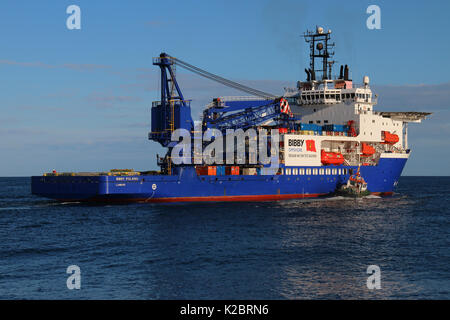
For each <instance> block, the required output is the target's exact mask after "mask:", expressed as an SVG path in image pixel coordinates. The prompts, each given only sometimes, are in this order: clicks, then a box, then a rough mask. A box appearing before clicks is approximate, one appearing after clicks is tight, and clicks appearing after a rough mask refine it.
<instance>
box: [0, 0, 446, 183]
mask: <svg viewBox="0 0 450 320" xmlns="http://www.w3.org/2000/svg"><path fill="white" fill-rule="evenodd" d="M71 4H76V5H78V6H80V8H81V27H82V28H81V30H68V29H67V28H66V19H67V17H68V14H66V8H67V7H68V6H69V5H71ZM370 4H377V5H379V6H380V8H381V26H382V29H381V30H369V29H367V28H366V19H367V17H368V14H366V8H367V7H368V6H369V5H370ZM0 6H1V7H0V8H1V10H0V24H1V29H0V36H1V37H0V41H1V43H2V46H1V51H0V85H1V88H2V90H1V92H2V93H1V96H0V97H1V98H0V108H1V109H0V110H1V112H0V138H1V139H0V155H1V156H0V176H26V175H36V174H41V173H42V172H46V171H49V170H52V169H56V170H58V171H96V170H109V169H111V168H134V169H136V170H145V169H152V168H155V162H156V161H155V153H156V152H159V153H160V154H161V153H163V150H162V149H161V148H160V147H159V146H158V145H157V144H156V143H154V142H150V141H148V140H147V138H146V137H147V132H148V131H149V129H150V113H149V111H150V110H149V109H150V106H151V101H152V100H156V99H158V92H157V88H158V80H157V79H158V78H157V77H158V70H157V69H156V68H154V67H153V66H152V64H151V58H152V57H153V56H157V55H158V54H159V53H160V52H161V51H165V52H168V53H169V54H171V55H173V56H176V57H179V58H180V59H182V60H185V61H187V62H190V63H192V64H194V65H197V66H199V67H202V68H204V69H207V70H209V71H211V72H213V73H216V74H219V75H222V76H224V77H227V78H231V79H234V80H238V81H242V82H244V83H247V84H250V85H252V86H254V87H256V88H258V89H262V90H267V91H269V92H274V93H282V88H283V86H286V85H291V84H292V85H293V84H294V83H295V82H296V81H297V80H300V79H303V78H304V73H303V71H302V70H303V69H304V68H305V67H306V66H307V64H308V49H307V47H306V46H305V44H304V41H303V39H302V38H301V37H300V35H301V34H302V33H303V32H304V31H305V30H306V29H307V28H309V29H311V28H314V27H315V26H316V25H322V26H324V27H325V28H327V29H328V28H330V29H332V31H333V39H334V41H335V42H336V56H335V58H336V59H337V60H338V61H339V63H345V64H349V65H350V68H351V74H352V77H353V79H354V80H355V81H356V82H361V80H360V79H362V77H363V75H366V74H367V75H369V76H370V78H371V83H372V85H373V90H374V91H376V92H377V93H378V94H379V95H380V99H379V105H378V106H377V109H378V110H390V111H397V110H399V111H400V110H401V111H405V110H411V111H430V112H434V115H433V117H432V118H430V119H429V120H426V121H425V122H424V123H423V124H420V125H411V126H410V139H409V140H410V145H411V147H412V148H413V153H412V156H411V159H410V160H409V162H408V164H407V166H406V169H405V171H404V174H406V175H449V174H450V169H449V166H448V160H446V159H448V158H449V157H450V142H449V139H448V136H449V134H450V125H449V123H450V122H449V120H450V112H449V111H448V110H449V108H448V107H449V105H450V103H449V99H450V94H449V92H450V83H449V80H448V75H449V72H450V63H449V62H448V53H449V51H450V41H449V38H450V37H449V36H448V34H446V32H448V30H450V28H449V27H450V22H449V19H448V12H449V10H450V2H448V1H427V2H424V1H341V2H337V1H320V2H317V1H294V0H282V1H242V0H241V1H176V2H170V3H167V2H164V1H137V0H136V1H100V0H96V1H84V0H71V1H63V0H54V1H45V0H41V1H20V0H18V1H11V0H4V1H2V2H1V4H0ZM179 79H180V84H181V87H182V89H183V91H184V95H185V97H187V98H189V99H193V103H192V105H193V114H194V116H198V114H199V113H200V111H201V109H202V108H203V107H204V105H205V104H206V103H207V102H208V101H209V100H210V99H211V98H213V97H215V96H219V95H226V94H240V93H239V92H233V91H231V90H230V89H227V88H223V87H221V86H219V85H216V84H214V83H210V82H208V81H205V80H202V79H199V78H197V77H196V76H194V75H190V74H185V73H183V71H182V70H179Z"/></svg>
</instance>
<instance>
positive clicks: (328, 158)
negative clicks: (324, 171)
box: [321, 150, 344, 166]
mask: <svg viewBox="0 0 450 320" xmlns="http://www.w3.org/2000/svg"><path fill="white" fill-rule="evenodd" d="M321 159H322V163H323V164H324V165H326V166H327V165H330V164H334V165H335V166H337V165H340V164H343V163H344V156H343V155H342V154H341V153H339V152H326V151H325V150H322V153H321Z"/></svg>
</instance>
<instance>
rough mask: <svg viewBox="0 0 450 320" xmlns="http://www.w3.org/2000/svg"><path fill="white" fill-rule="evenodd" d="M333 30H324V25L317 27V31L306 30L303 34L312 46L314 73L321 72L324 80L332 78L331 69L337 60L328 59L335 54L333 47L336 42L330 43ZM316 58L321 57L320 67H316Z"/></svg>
mask: <svg viewBox="0 0 450 320" xmlns="http://www.w3.org/2000/svg"><path fill="white" fill-rule="evenodd" d="M330 35H331V30H328V32H324V30H323V28H322V27H316V31H309V30H308V31H306V32H305V33H304V34H303V37H304V38H305V41H306V42H307V43H309V48H310V54H309V57H310V69H311V71H312V73H314V72H316V71H317V72H321V74H322V80H326V79H331V69H332V66H333V64H334V62H335V61H328V59H330V58H332V57H333V56H334V51H330V49H333V48H334V46H335V44H334V43H330V42H329V41H330V39H331V36H330ZM316 58H317V59H319V60H320V59H321V61H319V62H321V63H320V64H321V67H320V64H319V63H318V69H316Z"/></svg>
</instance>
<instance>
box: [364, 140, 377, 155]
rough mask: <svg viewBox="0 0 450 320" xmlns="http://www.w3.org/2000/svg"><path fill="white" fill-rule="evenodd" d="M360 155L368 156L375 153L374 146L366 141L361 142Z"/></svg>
mask: <svg viewBox="0 0 450 320" xmlns="http://www.w3.org/2000/svg"><path fill="white" fill-rule="evenodd" d="M361 153H362V154H361V156H362V157H370V156H371V155H373V154H374V153H375V148H374V147H372V146H371V145H369V144H367V143H364V142H363V143H362V144H361Z"/></svg>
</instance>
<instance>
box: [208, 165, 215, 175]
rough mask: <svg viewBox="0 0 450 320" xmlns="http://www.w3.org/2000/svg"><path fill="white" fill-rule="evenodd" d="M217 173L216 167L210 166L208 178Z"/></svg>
mask: <svg viewBox="0 0 450 320" xmlns="http://www.w3.org/2000/svg"><path fill="white" fill-rule="evenodd" d="M216 173H217V167H216V166H208V176H215V175H216Z"/></svg>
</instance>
